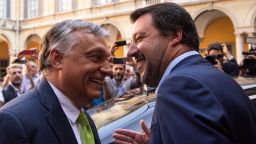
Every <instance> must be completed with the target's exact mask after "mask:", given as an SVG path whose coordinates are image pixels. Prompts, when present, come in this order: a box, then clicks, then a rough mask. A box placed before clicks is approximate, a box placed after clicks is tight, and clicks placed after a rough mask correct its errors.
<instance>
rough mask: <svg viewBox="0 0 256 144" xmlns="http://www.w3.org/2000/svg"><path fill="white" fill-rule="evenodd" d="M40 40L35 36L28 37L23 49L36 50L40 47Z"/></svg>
mask: <svg viewBox="0 0 256 144" xmlns="http://www.w3.org/2000/svg"><path fill="white" fill-rule="evenodd" d="M40 42H41V38H40V36H38V35H37V34H32V35H30V36H29V37H28V38H27V40H26V42H25V48H24V49H31V48H38V49H39V47H40Z"/></svg>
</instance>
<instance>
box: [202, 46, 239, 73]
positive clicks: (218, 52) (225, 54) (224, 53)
mask: <svg viewBox="0 0 256 144" xmlns="http://www.w3.org/2000/svg"><path fill="white" fill-rule="evenodd" d="M207 56H212V57H214V58H215V60H216V61H217V64H216V66H217V68H219V69H220V70H223V71H224V72H225V73H226V74H228V75H230V76H232V77H237V76H239V66H238V64H237V62H236V60H235V58H234V57H233V56H232V55H231V54H230V52H229V51H228V48H227V46H226V44H220V43H218V42H216V43H211V44H210V45H209V46H208V48H207Z"/></svg>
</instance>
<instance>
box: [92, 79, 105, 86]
mask: <svg viewBox="0 0 256 144" xmlns="http://www.w3.org/2000/svg"><path fill="white" fill-rule="evenodd" d="M91 81H92V82H94V83H97V84H99V85H101V84H102V81H103V80H101V79H91Z"/></svg>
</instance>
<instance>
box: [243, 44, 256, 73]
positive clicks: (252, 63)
mask: <svg viewBox="0 0 256 144" xmlns="http://www.w3.org/2000/svg"><path fill="white" fill-rule="evenodd" d="M242 54H243V55H244V60H243V61H242V64H241V66H240V70H241V76H243V77H255V76H256V47H253V46H252V47H251V49H250V50H249V51H248V52H243V53H242Z"/></svg>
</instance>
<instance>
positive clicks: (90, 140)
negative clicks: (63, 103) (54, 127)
mask: <svg viewBox="0 0 256 144" xmlns="http://www.w3.org/2000/svg"><path fill="white" fill-rule="evenodd" d="M76 122H77V123H78V124H79V130H80V137H81V141H82V144H95V143H94V137H93V133H92V129H91V127H90V125H89V122H88V119H87V117H86V115H85V114H84V112H80V114H79V116H78V118H77V120H76Z"/></svg>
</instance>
